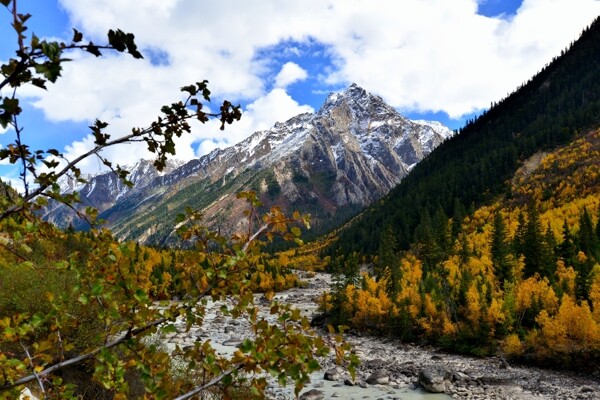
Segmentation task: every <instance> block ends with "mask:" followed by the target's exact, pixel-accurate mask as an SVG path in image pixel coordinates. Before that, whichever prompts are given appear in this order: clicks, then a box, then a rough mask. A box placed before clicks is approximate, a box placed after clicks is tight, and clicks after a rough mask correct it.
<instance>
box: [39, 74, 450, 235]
mask: <svg viewBox="0 0 600 400" xmlns="http://www.w3.org/2000/svg"><path fill="white" fill-rule="evenodd" d="M451 135H452V131H451V130H449V129H448V128H446V127H445V126H443V125H441V124H439V123H436V122H427V121H410V120H408V119H407V118H405V117H403V116H402V115H400V114H399V113H398V112H397V111H396V110H395V109H394V108H392V107H391V106H389V105H387V104H386V103H385V102H384V101H383V100H382V99H381V98H380V97H378V96H375V95H372V94H370V93H368V92H367V91H365V90H364V89H362V88H360V87H358V86H357V85H355V84H353V85H351V86H350V87H348V88H347V89H346V90H345V91H343V92H341V93H332V94H330V95H329V97H328V98H327V100H326V101H325V103H324V104H323V106H322V107H321V109H320V110H319V111H318V112H316V113H306V114H301V115H298V116H296V117H293V118H291V119H289V120H288V121H286V122H283V123H276V124H275V125H274V126H273V127H272V128H271V129H269V130H266V131H259V132H256V133H254V134H253V135H251V136H250V137H248V138H247V139H246V140H244V141H242V142H240V143H238V144H236V145H235V146H232V147H229V148H226V149H217V150H214V151H213V152H211V153H210V154H207V155H205V156H203V157H201V158H200V159H195V160H192V161H189V162H187V163H186V164H184V165H179V166H177V165H172V166H170V168H169V169H168V170H167V171H166V172H164V173H161V174H159V173H157V172H156V171H155V170H154V169H153V168H152V164H151V162H148V161H141V162H140V163H138V164H137V165H135V166H134V167H132V169H131V170H132V173H131V177H132V179H133V181H134V183H135V186H134V188H132V189H128V188H126V187H123V186H122V184H120V183H119V182H118V180H117V179H116V177H115V176H114V175H112V174H110V173H105V174H100V175H97V176H94V177H91V178H90V179H89V182H88V183H87V184H86V185H84V186H83V187H81V188H73V189H76V190H79V192H80V194H81V198H82V203H83V205H91V206H93V207H95V208H97V209H98V210H99V211H100V213H101V214H100V216H101V218H104V219H105V220H106V221H107V223H108V226H109V227H110V228H111V229H112V230H113V232H114V233H115V234H116V235H117V236H118V237H119V238H121V239H132V240H137V241H140V242H142V243H147V244H154V245H163V244H168V243H170V242H171V241H172V240H174V239H173V236H172V231H173V227H174V224H175V223H174V219H175V216H176V215H177V214H178V213H181V212H182V211H183V210H184V209H185V207H186V206H190V207H193V208H195V209H199V210H202V212H203V213H204V215H205V219H206V221H207V223H208V224H209V225H211V226H213V227H216V228H218V229H221V231H222V232H223V231H225V232H231V231H233V230H236V229H241V228H243V227H244V220H243V218H241V216H242V214H241V210H242V208H243V207H244V204H243V203H242V202H240V201H238V200H236V198H235V195H236V193H237V192H239V191H241V190H249V189H250V190H255V191H256V192H257V193H258V194H259V196H260V198H261V200H262V201H263V203H265V206H267V207H268V206H270V205H279V206H281V207H282V208H283V209H284V210H288V211H289V210H300V211H303V212H309V213H311V214H312V217H313V225H315V227H316V228H317V229H316V230H317V231H322V230H324V229H327V228H329V227H332V226H334V225H335V224H336V223H339V222H341V220H342V219H343V218H347V217H348V216H350V215H352V214H353V213H355V212H357V211H358V210H360V209H362V208H364V207H365V206H367V205H369V204H371V203H373V202H374V201H375V200H377V199H379V198H380V197H381V196H383V195H384V194H386V193H387V192H388V191H389V190H390V189H391V188H393V187H394V186H396V185H397V184H398V183H399V182H400V180H401V179H402V178H403V177H404V176H405V175H406V174H407V173H408V171H409V170H411V168H412V167H413V166H414V165H415V164H416V163H418V162H419V161H420V160H422V159H423V158H424V157H425V156H426V155H428V154H429V153H430V152H431V151H432V150H433V149H434V148H435V147H436V146H437V145H439V144H440V143H441V142H443V141H444V140H445V139H446V138H448V137H449V136H451ZM73 189H72V190H73ZM72 217H73V213H72V212H71V211H69V210H66V209H65V208H64V207H55V208H52V209H50V210H49V211H48V212H47V213H46V215H45V218H46V219H48V220H50V221H52V222H55V223H57V224H59V225H62V226H65V225H67V224H69V223H70V222H71V221H72Z"/></svg>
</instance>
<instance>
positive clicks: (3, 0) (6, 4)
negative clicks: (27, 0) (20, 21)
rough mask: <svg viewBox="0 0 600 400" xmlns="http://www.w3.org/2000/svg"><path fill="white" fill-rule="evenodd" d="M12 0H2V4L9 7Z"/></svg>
mask: <svg viewBox="0 0 600 400" xmlns="http://www.w3.org/2000/svg"><path fill="white" fill-rule="evenodd" d="M10 1H11V0H0V4H2V5H3V6H4V7H8V5H9V4H10Z"/></svg>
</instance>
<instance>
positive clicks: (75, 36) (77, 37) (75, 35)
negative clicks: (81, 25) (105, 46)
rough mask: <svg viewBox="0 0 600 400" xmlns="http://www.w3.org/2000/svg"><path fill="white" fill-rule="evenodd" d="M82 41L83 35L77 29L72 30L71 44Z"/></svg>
mask: <svg viewBox="0 0 600 400" xmlns="http://www.w3.org/2000/svg"><path fill="white" fill-rule="evenodd" d="M82 40H83V35H82V34H81V32H79V31H78V30H77V29H75V28H73V39H72V41H73V43H79V42H81V41H82Z"/></svg>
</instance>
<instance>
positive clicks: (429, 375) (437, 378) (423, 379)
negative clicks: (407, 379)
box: [419, 366, 452, 393]
mask: <svg viewBox="0 0 600 400" xmlns="http://www.w3.org/2000/svg"><path fill="white" fill-rule="evenodd" d="M451 378H452V373H451V372H450V371H448V370H447V369H446V368H444V367H442V366H433V367H425V368H423V369H422V370H421V373H420V374H419V384H420V385H421V386H422V387H423V389H425V390H426V391H427V392H429V393H443V392H444V391H445V390H446V385H447V384H450V379H451Z"/></svg>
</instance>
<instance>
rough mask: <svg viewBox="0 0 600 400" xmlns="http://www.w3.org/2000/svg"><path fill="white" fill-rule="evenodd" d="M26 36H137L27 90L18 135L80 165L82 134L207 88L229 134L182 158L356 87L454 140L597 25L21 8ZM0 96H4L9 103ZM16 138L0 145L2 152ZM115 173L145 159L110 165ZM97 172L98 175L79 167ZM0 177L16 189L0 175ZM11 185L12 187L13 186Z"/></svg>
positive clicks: (118, 155)
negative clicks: (456, 132)
mask: <svg viewBox="0 0 600 400" xmlns="http://www.w3.org/2000/svg"><path fill="white" fill-rule="evenodd" d="M18 4H19V7H20V12H22V13H26V12H29V13H31V14H32V15H33V17H32V19H31V20H30V22H29V30H28V32H35V33H36V35H38V36H41V37H51V38H52V37H54V38H59V39H61V40H65V41H68V40H69V39H70V35H71V32H72V30H71V28H73V27H74V28H77V29H78V30H80V31H82V32H83V33H84V35H85V36H86V37H87V38H88V39H91V40H93V41H94V42H97V43H99V42H102V41H103V37H104V35H105V33H106V31H107V30H108V29H110V28H116V27H119V28H122V29H124V30H126V31H131V32H133V33H134V34H135V35H136V39H137V42H138V45H139V46H140V47H141V49H142V53H143V54H144V55H145V59H144V60H141V61H139V60H133V59H131V58H130V57H126V56H121V55H107V56H106V57H102V58H101V59H96V58H94V57H93V56H88V55H86V54H74V55H73V58H74V61H73V62H71V63H69V65H67V66H66V67H65V70H64V71H63V78H62V79H60V80H59V81H58V82H57V84H56V85H53V86H52V87H50V88H49V90H48V91H47V92H44V91H41V90H37V89H33V88H24V89H23V90H21V91H20V93H19V94H20V96H21V98H22V99H23V101H24V104H25V111H24V113H23V117H22V118H21V121H20V124H21V125H22V126H24V128H25V130H24V138H25V141H27V142H28V143H30V144H31V146H32V147H33V148H51V147H52V148H57V149H59V150H60V151H63V152H64V153H65V154H66V155H67V156H68V157H75V156H76V155H78V154H80V153H81V152H82V151H85V150H86V149H89V148H90V147H91V146H92V141H91V139H90V138H89V136H88V135H89V130H88V129H87V126H88V125H89V124H90V123H91V122H92V121H93V120H94V119H95V118H97V117H98V118H101V119H103V120H105V121H107V122H109V123H110V124H111V125H110V129H111V133H113V134H115V135H118V134H120V133H126V132H128V131H129V130H130V129H131V128H132V127H134V126H145V125H147V124H148V123H149V122H150V121H151V120H152V118H153V117H154V116H156V115H157V110H159V109H160V106H161V105H162V104H166V103H170V102H171V101H174V100H177V99H178V98H179V96H180V95H179V93H178V88H179V87H181V86H183V85H186V84H189V83H193V82H195V81H200V80H203V79H208V80H209V82H210V88H211V90H212V91H213V98H214V104H218V103H219V101H221V100H222V99H225V98H226V99H229V100H231V101H233V102H235V103H239V104H241V105H242V108H243V110H244V116H243V118H242V121H240V123H238V124H235V125H234V126H231V127H230V129H227V130H226V131H225V132H224V133H223V132H220V131H219V130H218V128H217V126H216V124H207V125H204V126H194V131H193V133H192V134H191V135H189V136H187V137H185V138H183V139H182V140H181V141H180V143H179V147H178V149H179V150H178V154H177V156H178V157H179V158H181V159H190V158H193V157H198V156H200V155H202V154H206V153H207V152H209V151H210V150H212V149H214V148H215V147H217V146H220V147H224V146H228V145H232V144H234V143H236V142H238V141H239V140H242V139H243V138H245V137H247V136H248V135H250V134H251V133H253V132H254V131H256V130H260V129H268V128H269V127H270V126H272V125H273V124H274V123H275V122H276V121H284V120H286V119H288V118H290V117H292V116H294V115H296V114H298V113H300V112H311V111H316V110H318V108H319V107H320V105H321V104H322V103H323V101H324V100H325V98H326V96H327V94H328V93H330V92H333V91H340V90H343V89H344V88H345V87H347V86H348V85H349V84H350V83H353V82H355V83H357V84H359V85H360V86H362V87H364V88H365V89H366V90H368V91H370V92H372V93H375V94H378V95H380V96H382V97H383V99H384V100H385V101H386V102H388V103H389V104H391V105H392V106H394V107H396V109H397V110H398V111H399V112H401V113H402V114H404V115H406V116H408V117H409V118H412V119H433V120H438V121H441V122H442V123H444V124H446V125H448V126H449V127H451V128H459V127H460V126H462V125H463V123H464V121H465V119H466V118H469V117H472V116H473V115H476V114H478V113H480V112H481V111H483V110H484V109H485V108H487V107H489V104H490V103H491V102H493V101H498V100H500V99H501V98H503V97H505V96H506V95H507V94H508V93H510V92H511V91H512V90H514V89H515V88H516V87H517V86H518V85H519V84H521V83H522V82H524V81H526V80H527V79H528V78H529V77H531V76H532V75H533V74H535V73H536V72H537V71H539V70H540V69H541V68H542V67H543V66H544V65H545V64H546V63H548V62H549V61H550V60H551V59H552V57H554V56H556V55H558V54H559V53H560V51H561V50H562V49H564V48H565V47H566V46H568V44H569V43H570V42H572V41H573V40H574V39H576V38H577V37H578V35H579V33H580V32H581V30H582V29H583V28H584V27H585V26H587V25H589V23H591V22H592V20H593V19H594V18H595V16H597V15H599V14H600V2H599V1H596V0H523V1H521V0H518V1H515V0H508V1H507V0H452V1H448V0H403V1H402V2H399V1H395V0H372V1H362V0H345V1H325V0H304V1H291V0H279V1H275V0H268V1H267V0H257V1H254V2H248V1H243V0H231V1H228V2H214V1H213V2H210V1H200V0H146V1H144V2H139V1H134V0H104V1H100V2H99V1H97V0H20V1H19V3H18ZM9 23H10V14H9V13H8V12H6V11H5V10H4V9H0V43H1V45H0V60H7V59H8V58H9V57H12V56H13V55H14V49H15V35H14V32H12V29H11V28H10V26H9ZM1 95H3V96H6V95H8V93H7V92H3V93H1ZM13 140H14V132H13V131H11V130H9V131H7V132H4V133H2V134H0V145H3V146H5V145H7V144H8V143H10V142H12V141H13ZM107 155H108V156H109V157H111V158H112V159H114V160H115V161H116V162H119V163H121V164H127V163H132V162H135V160H136V159H138V158H140V157H148V154H145V153H144V151H143V149H142V148H137V147H135V146H133V147H131V146H130V147H124V148H120V149H116V148H115V149H113V150H111V151H109V152H108V153H107ZM83 168H84V170H86V171H88V172H94V171H97V170H98V169H99V168H100V166H99V165H98V162H97V161H94V160H90V161H88V162H87V163H84V164H83ZM0 176H3V177H4V179H11V180H12V181H13V182H14V181H15V179H16V178H17V177H18V170H16V169H15V168H14V166H9V165H0ZM15 184H17V183H15Z"/></svg>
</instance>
